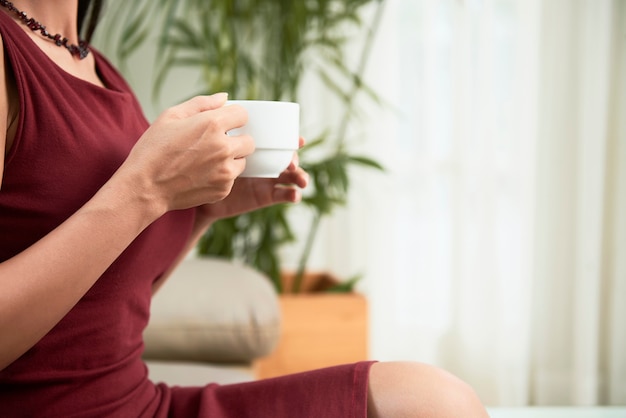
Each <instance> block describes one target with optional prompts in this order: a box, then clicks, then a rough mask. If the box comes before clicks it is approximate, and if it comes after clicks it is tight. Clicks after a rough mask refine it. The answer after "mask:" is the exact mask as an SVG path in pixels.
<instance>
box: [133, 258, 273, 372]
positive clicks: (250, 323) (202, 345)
mask: <svg viewBox="0 0 626 418" xmlns="http://www.w3.org/2000/svg"><path fill="white" fill-rule="evenodd" d="M279 333H280V309H279V306H278V299H277V295H276V292H275V291H274V288H273V286H272V285H271V283H270V281H269V279H268V278H266V277H265V276H264V275H262V274H260V273H259V272H257V271H256V270H253V269H252V268H250V267H247V266H243V265H239V264H235V263H233V262H230V261H226V260H219V259H214V258H197V259H189V260H185V261H183V263H181V265H180V266H179V267H178V268H177V270H176V271H175V273H174V274H173V275H172V277H170V278H169V279H168V281H167V282H166V283H165V284H164V285H163V287H162V288H161V289H160V290H159V291H158V292H157V294H156V295H155V296H154V298H153V301H152V308H151V318H150V323H149V325H148V328H147V329H146V330H145V333H144V340H145V344H146V349H145V354H144V358H146V359H165V360H183V361H201V362H209V363H233V362H237V363H250V362H251V361H252V360H254V359H255V358H257V357H261V356H263V355H266V354H268V353H270V352H271V351H272V349H273V348H274V347H275V345H276V344H277V342H278V338H279Z"/></svg>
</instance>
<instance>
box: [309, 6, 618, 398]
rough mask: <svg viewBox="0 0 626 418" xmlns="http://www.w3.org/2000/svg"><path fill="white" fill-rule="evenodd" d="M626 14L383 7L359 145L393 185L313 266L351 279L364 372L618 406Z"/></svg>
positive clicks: (369, 199) (327, 242) (333, 234)
mask: <svg viewBox="0 0 626 418" xmlns="http://www.w3.org/2000/svg"><path fill="white" fill-rule="evenodd" d="M625 3H626V2H623V1H620V0H613V1H612V0H584V1H583V0H580V1H570V0H550V1H541V0H386V1H385V17H384V21H383V25H382V28H381V31H380V33H379V36H378V38H377V39H378V40H377V44H376V48H375V53H374V56H373V57H372V59H371V61H370V67H369V73H368V80H369V82H370V83H371V84H373V85H374V87H375V88H376V90H377V91H379V92H380V93H381V95H382V96H383V98H384V99H385V100H386V101H387V106H386V107H385V108H384V109H383V110H380V109H377V110H373V111H372V112H370V118H369V122H368V123H367V124H366V125H363V126H361V127H360V128H359V129H361V130H362V132H355V134H358V133H362V134H363V135H364V136H365V137H366V141H364V143H363V149H364V151H367V152H369V153H370V154H372V155H375V156H376V157H377V158H378V159H380V160H381V161H382V162H383V163H384V164H385V165H386V166H387V168H388V172H387V173H386V174H385V175H382V176H381V175H373V174H359V179H358V181H357V182H356V185H355V188H354V197H353V199H352V201H351V202H352V203H351V205H350V207H349V208H347V210H346V211H344V212H342V213H341V214H340V215H339V216H337V217H336V218H335V219H333V220H332V221H330V222H328V223H327V225H326V231H325V234H324V235H323V236H322V240H321V243H320V245H319V248H318V249H317V252H316V260H317V261H318V262H320V263H321V264H325V265H326V266H327V267H328V268H331V269H333V270H335V271H338V272H340V273H342V272H343V273H353V272H355V271H364V272H365V280H364V281H363V283H362V290H363V291H364V292H365V293H366V294H367V295H368V297H369V300H370V304H371V355H372V357H374V358H377V359H381V360H392V359H411V360H419V361H425V362H428V363H433V364H437V365H439V366H442V367H444V368H446V369H449V370H451V371H452V372H454V373H456V374H458V375H459V376H461V377H462V378H464V379H465V380H467V381H468V382H470V383H471V384H472V385H473V386H474V387H475V388H476V389H477V391H478V392H479V394H480V395H481V396H482V398H483V399H484V401H485V402H486V403H487V404H489V405H525V404H574V405H587V404H598V403H601V404H602V403H603V404H626V354H624V353H626V323H625V319H626V262H625V261H624V260H625V255H626V82H625V80H626V62H625V60H626V5H625ZM320 260H322V261H320Z"/></svg>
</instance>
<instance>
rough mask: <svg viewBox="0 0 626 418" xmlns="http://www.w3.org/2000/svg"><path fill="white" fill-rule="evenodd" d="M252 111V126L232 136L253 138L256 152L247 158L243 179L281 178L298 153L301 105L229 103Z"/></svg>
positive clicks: (248, 102)
mask: <svg viewBox="0 0 626 418" xmlns="http://www.w3.org/2000/svg"><path fill="white" fill-rule="evenodd" d="M232 104H236V105H239V106H242V107H244V108H245V109H246V110H247V111H248V123H246V125H244V126H242V127H241V128H237V129H233V130H230V131H229V132H228V135H233V136H234V135H242V134H247V135H250V136H252V138H253V139H254V144H255V151H254V152H253V153H252V154H251V155H249V156H248V157H246V169H245V170H244V172H243V173H242V174H241V177H278V176H279V175H280V173H282V172H283V171H284V170H285V169H286V168H287V167H288V166H289V163H290V162H291V160H292V158H293V154H294V152H295V151H297V150H298V145H299V138H300V105H299V104H298V103H293V102H279V101H264V100H229V101H228V102H227V103H226V105H232Z"/></svg>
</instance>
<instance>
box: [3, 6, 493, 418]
mask: <svg viewBox="0 0 626 418" xmlns="http://www.w3.org/2000/svg"><path fill="white" fill-rule="evenodd" d="M100 3H101V2H100V1H95V2H94V4H92V5H90V2H89V1H82V0H81V1H78V0H47V1H40V0H39V1H38V0H15V1H14V3H9V2H7V1H4V0H1V1H0V5H1V6H2V7H1V10H0V36H1V41H2V47H3V50H4V54H3V55H0V57H1V58H0V61H1V62H0V73H1V77H0V80H1V81H0V150H1V151H2V155H3V156H4V158H3V159H0V185H1V188H0V235H1V236H2V240H1V241H0V341H1V343H0V411H2V416H3V417H18V416H27V417H43V416H46V417H70V416H85V417H87V416H89V417H165V416H174V417H189V416H207V417H209V416H210V417H241V416H255V417H283V416H284V417H309V416H310V417H352V416H354V417H365V416H370V417H377V416H389V417H404V416H406V417H414V416H415V417H418V416H425V417H426V416H428V417H435V416H436V417H453V416H455V417H456V416H463V417H484V416H487V415H486V413H485V410H484V408H483V407H482V406H481V404H480V402H479V401H478V399H477V398H476V396H475V395H474V394H473V392H472V390H471V389H469V388H468V387H467V386H466V385H465V384H463V383H462V382H460V381H458V380H457V379H456V378H454V377H452V376H450V375H448V374H446V373H444V372H443V371H440V370H437V369H435V368H432V367H429V366H426V365H421V364H415V363H374V362H363V363H358V364H352V365H344V366H337V367H334V368H329V369H324V370H320V371H315V372H308V373H303V374H299V375H294V376H288V377H284V378H278V379H272V380H267V381H259V382H252V383H246V384H239V385H226V386H218V385H215V384H210V382H207V384H208V385H207V386H206V387H202V388H170V387H167V386H166V385H164V384H154V383H152V382H150V381H149V380H148V377H147V373H146V368H145V366H144V365H143V363H142V361H141V352H142V348H143V343H142V340H141V333H142V330H143V328H144V327H145V325H146V323H147V320H148V311H149V303H150V297H151V295H152V293H153V292H154V291H155V290H156V289H157V288H158V287H159V286H160V284H162V283H163V281H164V280H165V279H166V278H167V276H168V274H169V272H170V271H171V270H172V269H173V268H175V266H176V265H177V264H178V262H179V261H180V260H181V259H182V258H183V257H184V256H185V254H186V253H187V252H188V251H189V250H190V249H191V248H193V246H194V245H195V242H196V240H197V239H198V237H200V236H201V235H202V234H203V233H204V232H205V231H206V230H207V228H209V227H210V225H211V224H212V223H213V222H214V221H215V220H217V219H220V218H223V217H227V216H232V215H235V214H238V213H242V212H245V211H249V210H254V209H257V208H260V207H263V206H267V205H272V204H276V203H280V202H297V201H298V200H299V199H300V191H299V189H300V188H303V187H305V186H306V183H307V175H306V173H304V172H303V170H302V169H301V168H299V167H298V164H297V158H294V160H293V163H292V164H291V165H290V167H289V168H288V169H287V170H285V172H284V173H282V174H281V176H280V177H279V178H278V179H243V178H242V179H239V178H238V175H239V174H240V173H241V172H242V170H243V169H244V167H245V157H246V156H248V155H250V153H251V152H253V150H254V140H253V138H250V137H248V136H238V137H228V136H226V135H225V132H227V131H229V130H230V129H233V128H236V127H238V126H241V125H243V124H244V123H245V122H246V118H247V115H246V113H245V111H244V110H243V109H242V108H240V107H237V106H226V107H224V106H223V105H224V103H225V101H226V95H225V94H222V93H220V94H215V95H212V96H203V97H196V98H194V99H191V100H189V101H187V102H185V103H182V104H180V105H178V106H175V107H172V108H170V109H168V110H166V111H165V112H163V114H162V115H161V116H160V117H159V118H157V120H156V121H155V122H154V123H153V124H152V125H150V126H149V124H148V122H147V121H146V120H145V118H144V116H143V114H142V112H141V110H140V108H139V104H138V103H137V101H136V99H135V97H134V96H133V94H132V93H131V91H130V89H129V87H128V86H127V85H126V83H125V82H124V80H123V79H122V78H121V77H120V76H119V74H118V73H117V72H116V71H115V69H113V68H112V67H111V66H110V64H109V63H108V62H107V61H106V60H105V59H104V58H103V57H102V56H101V55H100V54H99V53H98V52H97V51H95V50H93V49H91V48H89V45H88V43H87V42H81V41H79V35H78V34H79V32H80V31H81V29H82V31H83V33H85V34H86V39H87V40H88V39H89V37H90V35H91V33H92V32H93V28H94V27H95V26H94V24H93V23H95V19H97V15H98V12H99V11H100V7H101V4H100ZM90 6H91V7H92V8H91V9H89V7H90ZM87 10H91V11H92V13H91V14H90V16H91V17H92V18H93V19H92V20H89V19H86V15H87ZM40 22H41V23H40ZM90 22H91V23H90ZM42 25H45V26H42ZM57 34H59V35H57ZM278 184H290V185H291V187H277V185H278Z"/></svg>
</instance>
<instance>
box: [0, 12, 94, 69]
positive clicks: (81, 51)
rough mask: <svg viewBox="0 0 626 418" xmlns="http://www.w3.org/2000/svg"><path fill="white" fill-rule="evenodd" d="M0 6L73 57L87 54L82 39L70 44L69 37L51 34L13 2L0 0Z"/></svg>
mask: <svg viewBox="0 0 626 418" xmlns="http://www.w3.org/2000/svg"><path fill="white" fill-rule="evenodd" d="M0 6H2V7H4V8H6V9H8V10H9V11H11V12H13V13H15V14H16V15H17V17H18V18H19V19H20V20H21V21H22V23H24V24H25V25H26V26H27V27H28V28H29V29H30V30H32V31H33V32H36V31H39V33H41V34H42V35H43V36H45V37H46V38H48V39H50V40H51V41H52V42H54V43H55V44H56V45H57V46H61V47H64V48H67V50H68V51H69V52H70V54H72V55H73V56H75V57H78V58H79V59H81V60H82V59H84V58H85V57H86V56H87V55H89V44H88V43H87V42H85V41H83V40H82V39H81V40H79V42H78V45H75V44H70V43H69V39H67V38H66V37H64V36H62V35H60V34H58V33H57V34H56V35H52V34H51V33H50V32H48V31H47V30H46V27H45V26H43V25H42V24H41V23H39V22H38V21H36V20H35V19H33V18H32V17H28V16H27V15H26V13H24V12H22V11H20V10H18V9H16V8H15V6H14V5H13V3H11V2H10V1H7V0H0Z"/></svg>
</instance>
